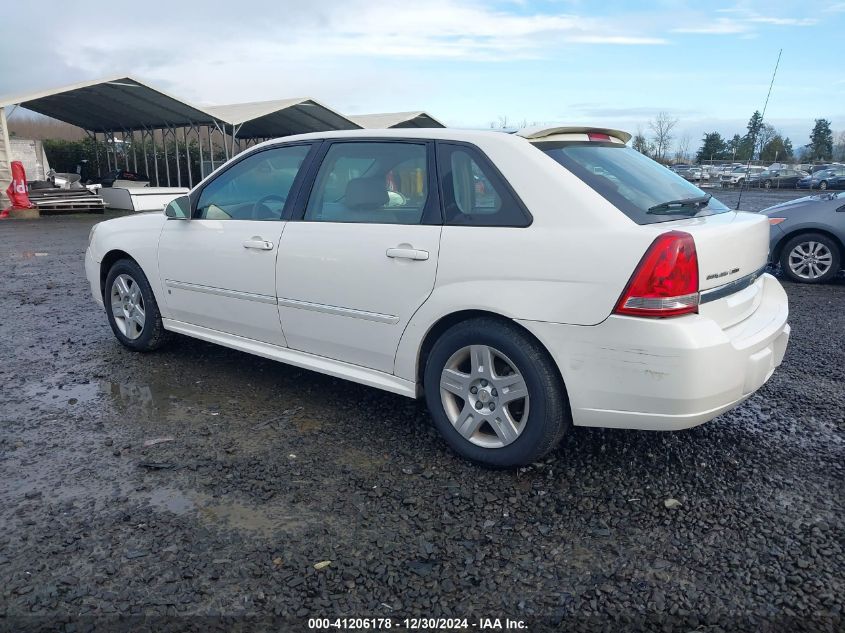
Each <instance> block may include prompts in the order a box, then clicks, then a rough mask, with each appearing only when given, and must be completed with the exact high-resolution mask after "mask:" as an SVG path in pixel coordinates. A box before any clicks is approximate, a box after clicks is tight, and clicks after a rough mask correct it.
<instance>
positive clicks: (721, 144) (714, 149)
mask: <svg viewBox="0 0 845 633" xmlns="http://www.w3.org/2000/svg"><path fill="white" fill-rule="evenodd" d="M728 157H729V155H728V147H727V144H726V143H725V139H723V138H722V135H721V134H719V133H718V132H709V133H707V134H705V135H704V138H703V139H701V148H700V149H699V150H698V153H697V154H696V155H695V160H696V162H698V163H700V162H701V161H703V160H724V159H725V158H728Z"/></svg>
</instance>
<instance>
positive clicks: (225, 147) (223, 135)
mask: <svg viewBox="0 0 845 633" xmlns="http://www.w3.org/2000/svg"><path fill="white" fill-rule="evenodd" d="M214 127H216V128H217V131H218V132H220V137H221V138H222V139H223V153H224V154H225V156H226V160H229V144H228V143H227V142H226V124H225V123H224V124H223V127H222V128H221V127H220V124H219V123H217V121H215V122H214Z"/></svg>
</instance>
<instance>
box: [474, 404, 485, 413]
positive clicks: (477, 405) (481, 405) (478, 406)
mask: <svg viewBox="0 0 845 633" xmlns="http://www.w3.org/2000/svg"><path fill="white" fill-rule="evenodd" d="M483 406H484V405H483V404H481V403H480V402H476V403H475V408H476V409H478V410H479V411H481V407H483Z"/></svg>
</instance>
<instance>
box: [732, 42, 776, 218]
mask: <svg viewBox="0 0 845 633" xmlns="http://www.w3.org/2000/svg"><path fill="white" fill-rule="evenodd" d="M782 54H783V49H780V50H779V51H778V60H777V61H776V62H775V70H774V71H773V72H772V80H771V81H770V82H769V92H767V93H766V102H765V103H764V104H763V113H762V114H761V115H760V127H762V126H763V122H764V121H765V120H766V108H768V107H769V97H771V96H772V86H774V85H775V77H776V76H777V74H778V66H780V56H781V55H782ZM758 132H759V129H758V130H754V136H752V137H751V156H749V157H748V163H747V164H746V165H745V178H743V179H742V186H741V187H740V188H739V196H737V199H736V210H737V211H739V203H740V202H742V192H743V191H744V190H745V187H746V185H747V184H748V172H749V171H750V169H751V159H753V158H754V148H755V147H757V134H758Z"/></svg>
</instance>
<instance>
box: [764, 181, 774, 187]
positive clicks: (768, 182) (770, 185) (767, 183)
mask: <svg viewBox="0 0 845 633" xmlns="http://www.w3.org/2000/svg"><path fill="white" fill-rule="evenodd" d="M763 186H764V187H765V188H766V189H771V188H772V181H771V180H767V181H766V182H764V183H763Z"/></svg>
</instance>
